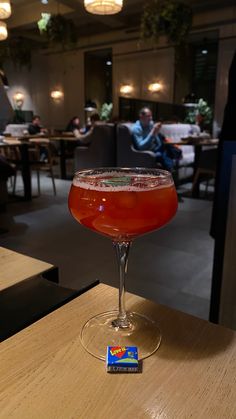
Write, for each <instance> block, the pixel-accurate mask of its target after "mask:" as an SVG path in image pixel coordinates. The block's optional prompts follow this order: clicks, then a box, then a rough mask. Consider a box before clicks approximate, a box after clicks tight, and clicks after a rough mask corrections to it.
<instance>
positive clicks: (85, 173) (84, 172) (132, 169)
mask: <svg viewBox="0 0 236 419" xmlns="http://www.w3.org/2000/svg"><path fill="white" fill-rule="evenodd" d="M116 171H117V172H124V173H130V174H135V175H136V176H137V175H139V174H140V175H144V174H153V175H156V176H158V173H159V174H160V175H162V176H166V177H169V178H172V175H171V173H170V172H168V170H164V169H159V168H152V167H151V168H148V167H94V168H91V169H81V170H77V171H76V172H75V173H74V178H75V177H78V176H82V177H86V176H90V175H92V174H95V173H96V172H97V173H96V174H99V173H101V174H102V173H105V172H116ZM132 172H133V173H132ZM141 172H142V173H141ZM145 172H146V173H145Z"/></svg>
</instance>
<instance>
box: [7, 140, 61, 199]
mask: <svg viewBox="0 0 236 419" xmlns="http://www.w3.org/2000/svg"><path fill="white" fill-rule="evenodd" d="M29 143H30V147H29V158H30V167H31V170H32V171H33V170H34V171H36V174H37V185H38V194H39V195H40V194H41V188H40V172H41V171H47V172H49V173H50V175H51V179H52V186H53V192H54V195H56V185H55V179H54V173H53V148H52V144H51V142H50V140H49V139H47V138H31V139H29ZM42 150H43V151H45V155H46V156H45V157H46V158H45V159H42V158H41V151H42ZM19 159H20V157H18V164H17V166H18V167H17V169H18V168H19V165H20V160H19ZM15 190H16V176H15V178H14V184H13V194H14V193H15Z"/></svg>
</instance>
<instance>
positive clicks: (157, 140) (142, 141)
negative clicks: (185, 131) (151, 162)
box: [132, 107, 181, 171]
mask: <svg viewBox="0 0 236 419" xmlns="http://www.w3.org/2000/svg"><path fill="white" fill-rule="evenodd" d="M161 125H162V123H161V122H156V123H154V122H153V120H152V112H151V110H150V109H149V108H148V107H145V108H142V109H141V110H140V112H139V119H138V120H137V121H136V122H135V124H134V125H133V127H132V134H133V140H134V145H135V147H136V149H137V150H149V151H152V152H153V153H154V154H155V156H156V161H157V163H159V164H161V166H162V167H163V169H165V170H169V171H173V169H174V164H175V160H178V159H179V158H180V157H181V150H180V149H178V148H177V147H175V146H173V145H171V144H170V143H167V141H166V139H165V137H164V135H162V134H161V133H160V129H161Z"/></svg>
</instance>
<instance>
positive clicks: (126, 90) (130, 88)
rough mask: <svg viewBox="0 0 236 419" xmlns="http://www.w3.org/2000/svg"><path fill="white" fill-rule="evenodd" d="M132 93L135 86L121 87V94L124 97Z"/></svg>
mask: <svg viewBox="0 0 236 419" xmlns="http://www.w3.org/2000/svg"><path fill="white" fill-rule="evenodd" d="M132 91H133V86H131V84H124V85H123V86H121V87H120V93H122V94H124V95H128V94H129V93H131V92H132Z"/></svg>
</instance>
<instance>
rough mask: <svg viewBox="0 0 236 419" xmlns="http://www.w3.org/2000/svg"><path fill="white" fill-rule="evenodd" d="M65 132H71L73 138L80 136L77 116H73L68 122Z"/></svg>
mask: <svg viewBox="0 0 236 419" xmlns="http://www.w3.org/2000/svg"><path fill="white" fill-rule="evenodd" d="M66 132H71V133H72V134H74V136H75V137H77V136H79V135H80V119H79V117H78V116H73V118H71V120H70V121H69V122H68V124H67V127H66Z"/></svg>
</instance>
